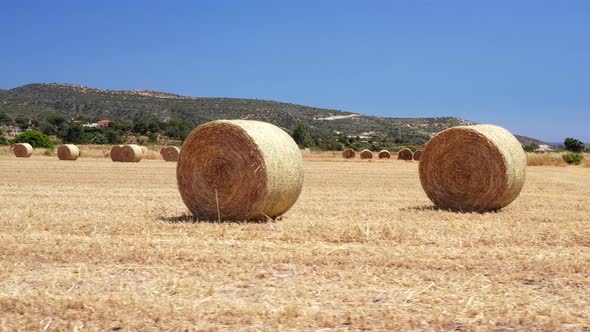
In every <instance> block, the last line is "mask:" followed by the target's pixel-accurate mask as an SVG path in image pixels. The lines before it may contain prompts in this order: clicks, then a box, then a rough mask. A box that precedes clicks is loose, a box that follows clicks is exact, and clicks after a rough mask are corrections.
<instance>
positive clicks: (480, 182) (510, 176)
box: [419, 125, 527, 212]
mask: <svg viewBox="0 0 590 332" xmlns="http://www.w3.org/2000/svg"><path fill="white" fill-rule="evenodd" d="M526 166H527V160H526V155H525V153H524V150H523V149H522V146H521V145H520V143H519V142H518V140H517V139H516V138H515V137H514V136H513V135H512V134H511V133H510V132H508V131H507V130H506V129H504V128H500V127H497V126H492V125H475V126H461V127H454V128H451V129H447V130H444V131H442V132H440V133H439V134H438V135H436V136H435V137H434V138H432V139H431V140H430V142H428V144H426V147H425V149H424V154H423V155H422V157H421V160H420V166H419V173H420V182H421V184H422V188H423V189H424V191H425V192H426V195H427V196H428V197H429V198H430V199H431V200H432V202H434V204H435V205H436V206H439V207H442V208H445V209H451V210H460V211H476V212H483V211H492V210H499V209H501V208H503V207H505V206H507V205H508V204H510V203H511V202H512V201H514V200H515V199H516V197H518V195H519V194H520V191H521V189H522V187H523V185H524V181H525V178H526Z"/></svg>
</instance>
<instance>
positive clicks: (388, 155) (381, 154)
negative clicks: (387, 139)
mask: <svg viewBox="0 0 590 332" xmlns="http://www.w3.org/2000/svg"><path fill="white" fill-rule="evenodd" d="M377 156H378V157H379V159H389V158H391V153H389V151H387V150H381V151H379V154H378V155H377Z"/></svg>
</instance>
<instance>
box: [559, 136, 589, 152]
mask: <svg viewBox="0 0 590 332" xmlns="http://www.w3.org/2000/svg"><path fill="white" fill-rule="evenodd" d="M563 145H565V149H566V150H568V151H571V152H577V153H579V152H582V151H584V143H582V141H580V140H577V139H575V138H571V137H568V138H566V139H565V141H564V142H563Z"/></svg>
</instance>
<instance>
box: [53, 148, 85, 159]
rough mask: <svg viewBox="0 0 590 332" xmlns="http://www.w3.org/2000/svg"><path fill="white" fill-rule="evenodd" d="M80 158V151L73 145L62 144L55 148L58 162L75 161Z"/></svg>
mask: <svg viewBox="0 0 590 332" xmlns="http://www.w3.org/2000/svg"><path fill="white" fill-rule="evenodd" d="M78 157H80V149H78V147H77V146H75V145H74V144H64V145H61V146H60V147H59V148H57V158H59V160H76V159H78Z"/></svg>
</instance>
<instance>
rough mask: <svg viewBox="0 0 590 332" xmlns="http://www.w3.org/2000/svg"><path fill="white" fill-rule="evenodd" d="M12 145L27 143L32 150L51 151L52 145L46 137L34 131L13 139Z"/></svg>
mask: <svg viewBox="0 0 590 332" xmlns="http://www.w3.org/2000/svg"><path fill="white" fill-rule="evenodd" d="M14 143H29V144H31V146H32V147H34V148H47V149H53V143H51V141H50V140H49V137H47V135H45V134H43V133H42V132H39V131H36V130H29V131H26V132H24V133H22V134H19V135H17V136H16V137H15V138H14Z"/></svg>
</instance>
